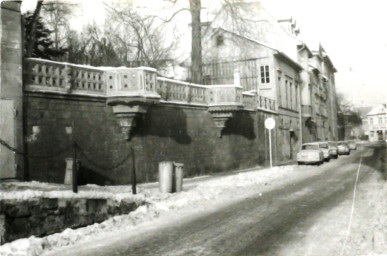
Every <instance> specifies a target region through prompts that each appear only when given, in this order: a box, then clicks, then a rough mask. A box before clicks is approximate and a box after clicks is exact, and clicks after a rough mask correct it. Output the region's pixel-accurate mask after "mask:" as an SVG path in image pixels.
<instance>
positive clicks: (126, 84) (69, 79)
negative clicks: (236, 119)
mask: <svg viewBox="0 0 387 256" xmlns="http://www.w3.org/2000/svg"><path fill="white" fill-rule="evenodd" d="M24 83H25V89H26V90H27V91H41V92H57V93H66V94H74V95H91V96H105V97H109V98H117V97H119V98H123V97H127V98H131V97H134V98H136V99H138V98H139V97H140V98H151V99H153V100H156V101H160V100H161V101H164V102H171V103H181V104H191V105H201V106H207V107H214V106H235V107H238V108H245V109H250V110H257V109H262V110H270V111H275V110H276V107H275V101H274V100H272V99H269V98H265V97H263V96H260V95H256V93H255V94H251V93H247V94H246V93H245V92H244V93H242V87H240V86H239V85H234V84H231V85H206V86H204V85H198V84H193V83H187V82H183V81H178V80H173V79H168V78H164V77H157V70H156V69H153V68H147V67H139V68H126V67H119V68H113V67H92V66H87V65H77V64H70V63H64V62H56V61H49V60H43V59H36V58H28V59H26V65H25V67H24Z"/></svg>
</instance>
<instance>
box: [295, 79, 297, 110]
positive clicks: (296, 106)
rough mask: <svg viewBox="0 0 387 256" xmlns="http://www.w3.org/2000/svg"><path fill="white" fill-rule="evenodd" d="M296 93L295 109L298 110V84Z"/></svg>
mask: <svg viewBox="0 0 387 256" xmlns="http://www.w3.org/2000/svg"><path fill="white" fill-rule="evenodd" d="M295 93H296V97H295V99H296V106H295V109H296V110H298V84H296V90H295Z"/></svg>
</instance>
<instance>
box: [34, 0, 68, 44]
mask: <svg viewBox="0 0 387 256" xmlns="http://www.w3.org/2000/svg"><path fill="white" fill-rule="evenodd" d="M73 7H74V5H73V4H70V3H68V2H63V1H60V0H52V1H49V2H46V3H45V4H44V5H43V9H42V11H41V16H42V17H43V19H44V21H46V24H47V25H48V28H49V29H51V31H52V33H53V41H54V47H55V49H56V50H58V49H59V48H60V47H65V46H66V45H65V43H66V32H67V31H68V30H69V22H68V20H69V18H70V15H71V14H72V12H73Z"/></svg>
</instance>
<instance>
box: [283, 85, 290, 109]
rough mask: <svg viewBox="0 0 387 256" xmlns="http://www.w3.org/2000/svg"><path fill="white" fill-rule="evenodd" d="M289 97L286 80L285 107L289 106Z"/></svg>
mask: <svg viewBox="0 0 387 256" xmlns="http://www.w3.org/2000/svg"><path fill="white" fill-rule="evenodd" d="M288 99H289V94H288V80H285V104H284V107H287V106H288Z"/></svg>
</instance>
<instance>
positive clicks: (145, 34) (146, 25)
mask: <svg viewBox="0 0 387 256" xmlns="http://www.w3.org/2000/svg"><path fill="white" fill-rule="evenodd" d="M106 7H107V10H108V15H109V24H108V29H107V30H106V33H107V36H108V37H109V38H110V39H111V40H112V42H113V44H114V45H115V49H116V51H117V53H118V54H119V56H120V57H121V58H122V60H123V61H124V62H125V63H126V64H127V65H129V66H133V65H136V66H140V65H146V66H150V67H154V68H156V69H162V68H163V67H164V66H165V64H166V62H168V61H169V60H170V59H171V53H172V50H173V49H174V42H173V40H172V41H171V40H168V39H167V33H166V31H165V30H164V24H162V23H160V22H159V21H157V19H156V17H155V16H150V15H145V14H141V13H139V12H136V11H135V10H134V8H133V7H132V5H131V3H130V2H127V3H126V4H124V3H123V2H120V3H119V5H117V4H116V5H107V6H106Z"/></svg>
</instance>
